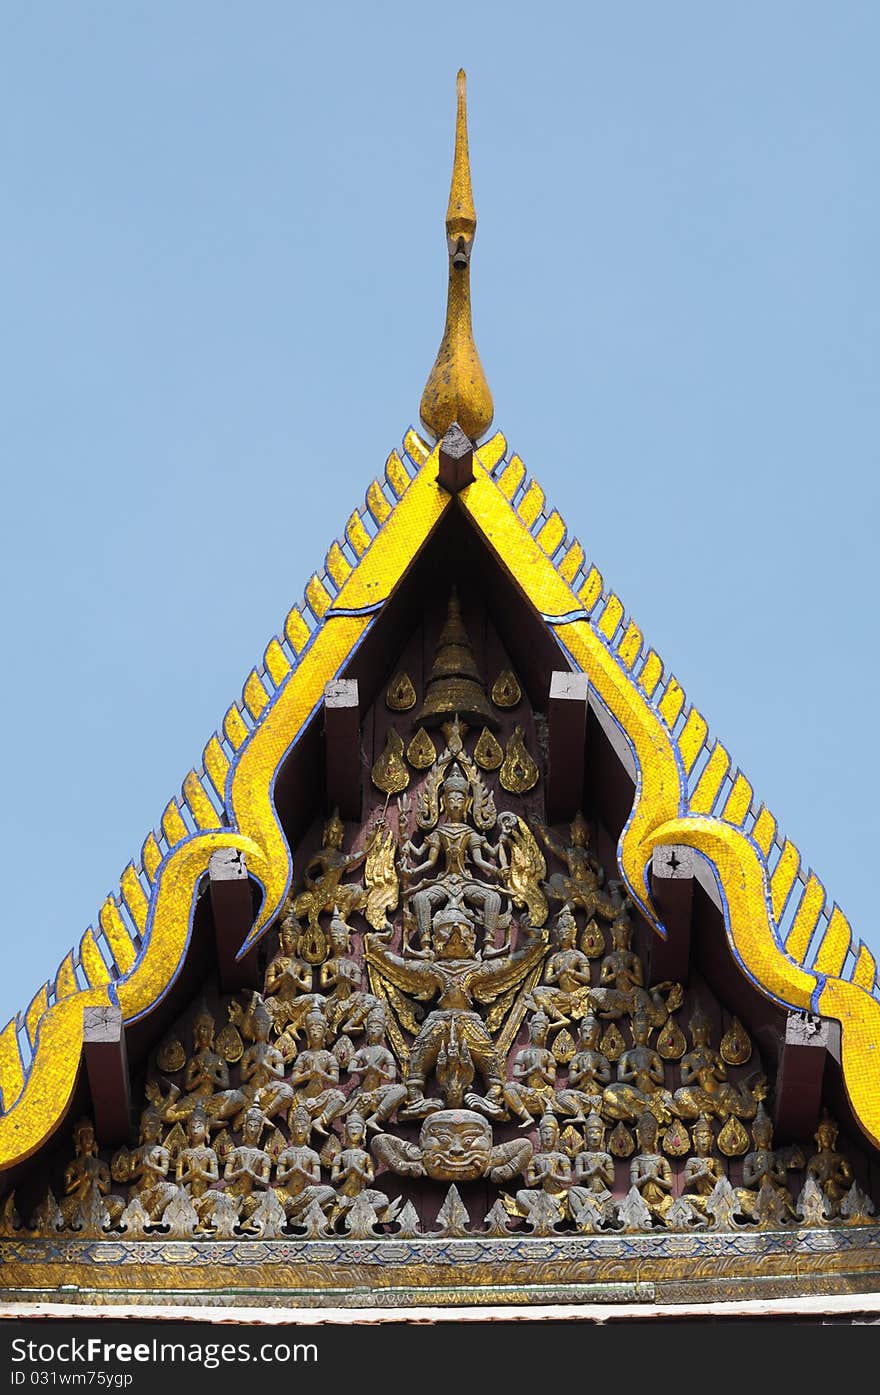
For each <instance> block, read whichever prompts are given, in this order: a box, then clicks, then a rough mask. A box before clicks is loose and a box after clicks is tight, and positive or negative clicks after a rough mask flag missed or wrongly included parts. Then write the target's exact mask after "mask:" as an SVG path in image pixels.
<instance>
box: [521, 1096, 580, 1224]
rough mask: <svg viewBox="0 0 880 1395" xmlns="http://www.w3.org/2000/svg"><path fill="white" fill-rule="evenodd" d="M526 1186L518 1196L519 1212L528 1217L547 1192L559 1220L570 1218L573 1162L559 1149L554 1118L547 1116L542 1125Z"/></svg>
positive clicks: (557, 1129) (551, 1115)
mask: <svg viewBox="0 0 880 1395" xmlns="http://www.w3.org/2000/svg"><path fill="white" fill-rule="evenodd" d="M525 1180H526V1185H525V1187H523V1188H521V1190H520V1191H518V1192H517V1194H516V1212H517V1214H518V1215H520V1216H528V1215H529V1213H530V1212H531V1211H532V1210H533V1209H534V1207H535V1204H536V1202H537V1201H538V1199H539V1194H540V1193H541V1192H543V1193H544V1194H545V1195H546V1196H547V1197H549V1198H550V1199H551V1201H552V1203H553V1205H554V1207H555V1209H556V1211H557V1212H558V1216H559V1220H560V1221H562V1220H565V1218H566V1217H567V1215H568V1189H569V1187H570V1185H571V1160H570V1159H569V1157H568V1154H567V1153H564V1152H563V1151H562V1149H561V1148H560V1147H559V1124H558V1123H557V1122H556V1116H555V1115H554V1114H545V1115H544V1116H543V1117H542V1118H541V1121H540V1123H539V1124H538V1147H537V1149H536V1151H535V1152H534V1153H533V1155H532V1157H531V1159H530V1161H529V1165H528V1167H527V1168H526V1177H525Z"/></svg>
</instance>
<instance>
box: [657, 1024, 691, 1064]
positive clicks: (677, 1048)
mask: <svg viewBox="0 0 880 1395" xmlns="http://www.w3.org/2000/svg"><path fill="white" fill-rule="evenodd" d="M686 1047H687V1041H686V1040H685V1035H684V1032H683V1031H682V1030H681V1028H680V1027H679V1025H678V1023H677V1022H675V1021H674V1020H673V1019H672V1018H671V1017H670V1018H669V1019H668V1020H667V1022H666V1025H665V1026H664V1027H663V1028H662V1030H661V1032H660V1035H659V1037H658V1038H657V1052H658V1054H659V1055H660V1056H662V1057H663V1060H664V1061H680V1060H681V1058H682V1056H683V1055H684V1053H685V1049H686Z"/></svg>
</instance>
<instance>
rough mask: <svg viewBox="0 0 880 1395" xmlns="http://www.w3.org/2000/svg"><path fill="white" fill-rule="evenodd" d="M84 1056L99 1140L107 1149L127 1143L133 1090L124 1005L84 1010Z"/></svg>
mask: <svg viewBox="0 0 880 1395" xmlns="http://www.w3.org/2000/svg"><path fill="white" fill-rule="evenodd" d="M83 1055H84V1057H85V1063H86V1075H87V1077H88V1082H89V1093H90V1094H91V1097H92V1112H93V1115H94V1120H95V1135H96V1137H97V1139H98V1142H99V1143H100V1144H101V1145H102V1146H103V1147H107V1148H115V1147H117V1146H118V1145H119V1144H120V1143H127V1142H128V1139H129V1135H130V1133H131V1093H130V1090H129V1080H128V1054H127V1052H126V1049H125V1032H124V1031H123V1028H122V1009H121V1008H120V1007H117V1006H116V1005H115V1004H108V1005H107V1006H106V1007H87V1008H85V1009H84V1012H83Z"/></svg>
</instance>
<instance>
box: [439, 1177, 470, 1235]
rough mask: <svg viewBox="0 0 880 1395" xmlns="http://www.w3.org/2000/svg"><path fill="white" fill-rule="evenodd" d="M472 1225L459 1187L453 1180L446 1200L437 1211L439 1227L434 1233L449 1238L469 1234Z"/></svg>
mask: <svg viewBox="0 0 880 1395" xmlns="http://www.w3.org/2000/svg"><path fill="white" fill-rule="evenodd" d="M470 1225H471V1222H470V1216H469V1215H468V1213H467V1210H466V1209H465V1206H464V1203H463V1201H462V1199H461V1196H460V1195H459V1191H458V1187H456V1185H455V1183H454V1182H453V1184H452V1186H451V1187H450V1188H449V1191H448V1192H447V1193H446V1200H445V1201H444V1202H443V1205H442V1206H441V1207H440V1210H439V1211H438V1212H437V1226H438V1229H437V1230H436V1231H435V1232H434V1233H435V1234H436V1235H443V1236H446V1237H448V1238H451V1237H453V1236H462V1235H467V1234H468V1233H469V1231H470Z"/></svg>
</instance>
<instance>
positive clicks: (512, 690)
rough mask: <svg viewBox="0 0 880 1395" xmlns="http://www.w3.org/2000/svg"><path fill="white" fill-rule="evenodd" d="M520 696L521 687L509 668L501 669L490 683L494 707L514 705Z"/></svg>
mask: <svg viewBox="0 0 880 1395" xmlns="http://www.w3.org/2000/svg"><path fill="white" fill-rule="evenodd" d="M521 697H522V689H521V687H520V686H519V683H518V681H517V678H516V674H514V673H512V672H511V670H510V669H509V668H505V669H502V671H501V672H500V673H499V675H498V677H497V678H496V679H495V682H494V683H493V684H492V701H493V702H494V704H495V706H496V707H516V705H517V703H518V702H519V701H520V699H521Z"/></svg>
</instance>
